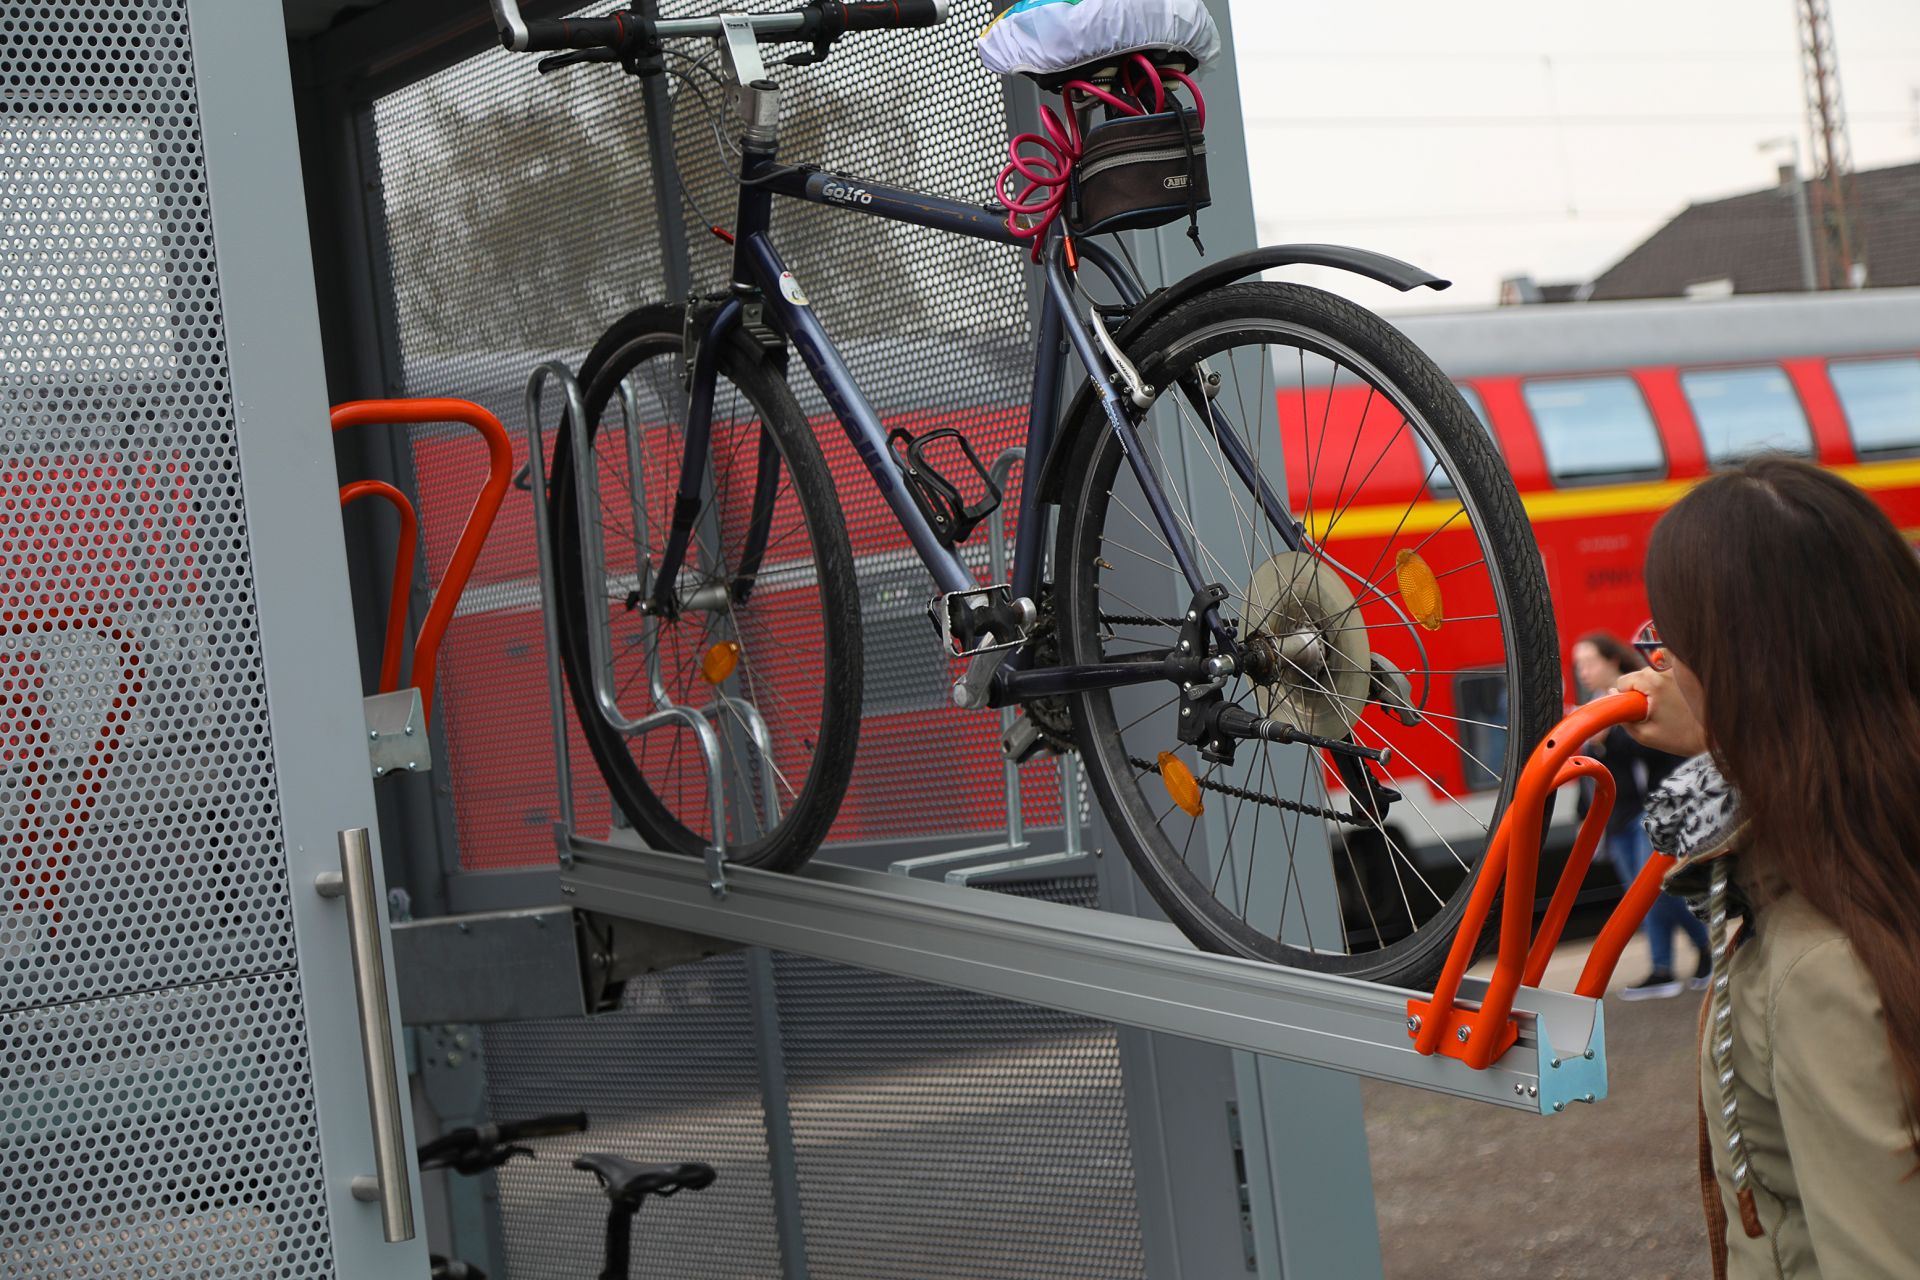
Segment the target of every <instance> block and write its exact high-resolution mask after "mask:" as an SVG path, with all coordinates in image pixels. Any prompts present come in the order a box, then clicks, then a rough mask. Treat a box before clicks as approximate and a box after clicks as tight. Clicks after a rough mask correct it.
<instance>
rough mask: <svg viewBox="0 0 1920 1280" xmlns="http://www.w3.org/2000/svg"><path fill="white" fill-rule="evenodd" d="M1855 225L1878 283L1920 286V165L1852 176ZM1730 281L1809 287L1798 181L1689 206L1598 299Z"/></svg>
mask: <svg viewBox="0 0 1920 1280" xmlns="http://www.w3.org/2000/svg"><path fill="white" fill-rule="evenodd" d="M1853 183H1854V201H1855V207H1856V217H1855V225H1856V227H1857V228H1858V238H1859V240H1860V242H1861V243H1862V244H1863V245H1864V248H1865V252H1864V257H1865V260H1866V263H1867V284H1868V285H1869V286H1870V287H1874V288H1881V287H1887V286H1901V285H1920V164H1907V165H1896V166H1893V167H1891V168H1885V169H1869V170H1865V171H1863V172H1860V173H1856V174H1855V175H1854V177H1853ZM1715 280H1731V281H1732V282H1733V291H1734V292H1735V293H1791V292H1794V291H1796V290H1799V289H1800V288H1801V287H1802V278H1801V269H1800V242H1799V225H1798V221H1797V218H1796V216H1795V213H1794V198H1793V189H1792V188H1791V187H1786V186H1779V187H1769V188H1767V189H1766V190H1764V191H1752V192H1748V193H1747V194H1745V195H1738V196H1730V197H1728V198H1727V199H1725V200H1711V201H1707V202H1705V203H1702V204H1694V205H1689V206H1688V207H1687V208H1686V209H1685V210H1683V211H1682V212H1681V213H1680V214H1679V216H1677V217H1675V218H1674V219H1673V221H1671V222H1669V223H1667V225H1666V226H1664V227H1662V228H1660V229H1659V230H1658V231H1656V232H1654V233H1653V235H1651V236H1649V237H1648V238H1647V240H1646V241H1645V242H1644V243H1642V244H1641V245H1640V246H1639V247H1638V248H1636V249H1634V250H1633V251H1632V252H1631V253H1629V254H1627V256H1626V257H1624V258H1622V259H1620V261H1619V262H1617V263H1615V264H1614V265H1613V266H1611V267H1609V268H1608V269H1607V270H1606V271H1604V272H1602V273H1601V274H1600V275H1599V277H1598V278H1596V279H1595V280H1594V282H1593V292H1592V293H1591V295H1590V297H1591V298H1593V299H1594V300H1595V301H1604V300H1608V299H1619V298H1677V297H1681V296H1683V295H1684V294H1685V293H1686V291H1687V287H1688V286H1689V285H1695V284H1701V283H1704V282H1707V281H1715Z"/></svg>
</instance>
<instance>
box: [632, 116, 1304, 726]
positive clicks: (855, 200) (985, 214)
mask: <svg viewBox="0 0 1920 1280" xmlns="http://www.w3.org/2000/svg"><path fill="white" fill-rule="evenodd" d="M776 153H777V145H776V144H774V143H773V142H771V141H769V140H766V139H756V138H755V137H754V136H752V131H751V130H750V131H749V135H748V136H747V137H746V138H744V139H743V140H742V161H741V170H740V178H739V181H740V198H739V206H738V210H737V215H736V222H735V232H734V255H733V268H732V277H731V282H730V283H731V292H732V296H731V297H729V298H728V299H727V300H726V302H725V303H723V304H722V305H721V307H720V309H719V310H718V312H716V313H715V314H714V315H713V317H712V318H711V319H710V320H709V321H708V323H707V324H706V326H705V329H704V331H703V332H702V334H701V337H700V343H699V347H698V348H697V350H696V352H695V355H694V361H693V369H692V386H691V394H690V396H689V402H688V409H687V431H686V441H685V452H684V455H683V458H682V465H681V468H680V476H679V482H678V485H677V490H676V495H675V497H676V501H675V506H674V518H673V522H672V525H671V528H670V531H669V534H668V538H667V542H666V545H665V546H664V548H663V551H662V556H661V561H660V568H659V574H658V577H657V578H656V579H655V582H654V585H653V588H652V592H651V601H652V607H653V608H655V609H657V610H659V611H662V612H670V611H671V610H672V609H673V608H674V600H675V595H674V593H675V590H676V581H677V578H678V575H679V570H680V568H681V566H682V564H683V562H684V560H685V556H686V552H687V549H688V546H689V544H690V542H691V539H692V533H693V524H694V520H695V518H696V515H697V513H698V511H699V509H700V504H701V497H702V487H703V485H704V483H705V473H706V459H707V453H708V449H709V445H710V441H711V435H712V414H713V400H714V391H715V380H716V377H717V367H718V358H717V353H718V352H719V351H720V350H721V349H722V347H721V344H722V343H724V342H726V341H727V340H728V338H729V336H730V335H731V334H732V333H733V331H734V330H735V329H737V328H739V327H740V325H741V324H742V322H743V320H744V318H745V313H746V309H747V307H748V306H749V305H750V304H751V305H757V306H762V307H764V308H766V309H767V310H768V311H770V312H771V313H772V317H773V320H774V326H775V327H776V328H777V329H778V330H780V331H781V332H783V333H785V334H786V335H787V336H788V337H789V338H790V339H791V340H792V342H793V345H794V347H795V349H796V350H797V351H798V352H799V354H800V359H801V361H802V363H804V364H805V365H806V367H807V371H808V373H809V374H810V375H811V376H812V378H813V380H814V382H815V384H816V385H818V386H819V388H820V391H821V394H822V395H823V396H824V397H825V398H826V401H827V403H828V405H829V406H830V407H831V408H832V409H833V412H834V414H835V416H836V417H837V418H838V419H839V421H840V424H841V427H842V428H843V429H844V430H845V431H846V433H847V437H848V439H849V440H850V441H851V442H852V444H853V446H854V451H855V452H856V453H857V454H858V455H859V457H860V459H861V461H862V463H863V464H864V465H865V466H866V468H867V471H868V473H869V474H870V475H871V476H872V477H873V482H874V485H875V487H876V488H877V489H878V490H879V491H880V494H881V496H882V497H883V498H884V499H885V500H886V502H887V505H888V507H889V508H890V509H891V510H892V511H893V514H894V518H895V519H896V520H897V521H898V522H899V524H900V527H901V528H902V529H903V530H905V532H906V534H907V537H908V539H909V541H910V542H911V543H912V545H913V548H914V551H915V553H916V554H917V555H918V556H919V558H920V560H921V563H922V564H924V565H925V566H926V568H927V571H928V572H929V573H930V574H931V575H932V577H933V581H934V584H935V586H936V588H937V590H938V591H939V593H940V594H941V596H943V597H945V596H970V595H977V594H979V593H981V592H982V591H983V588H981V587H980V586H979V585H978V584H977V583H976V582H975V581H974V578H973V574H972V573H971V572H970V571H969V570H968V569H967V567H966V566H965V564H964V563H963V562H962V560H961V558H960V556H959V555H958V554H957V553H956V552H955V551H954V550H952V549H950V548H948V547H947V546H946V545H944V544H943V543H942V542H941V540H940V538H939V536H938V535H937V534H936V533H935V532H934V530H933V528H932V527H931V526H930V525H929V523H928V521H927V519H926V517H925V515H924V514H923V513H922V512H921V510H920V508H919V506H918V505H917V504H916V503H915V502H914V500H913V497H912V495H911V494H910V493H909V492H908V490H907V487H906V483H905V480H904V479H903V477H902V476H901V474H900V472H899V471H898V469H897V467H896V465H895V463H894V461H893V458H892V456H891V454H890V452H889V450H888V446H887V439H886V436H887V433H886V428H885V426H884V425H883V424H882V422H881V419H880V415H879V413H878V412H877V411H876V410H875V408H874V407H873V404H872V402H871V401H869V400H868V399H867V397H866V396H865V394H864V393H863V392H862V391H861V389H860V387H859V384H858V383H857V382H856V381H855V379H854V377H853V375H852V373H851V371H850V370H849V369H848V367H847V364H846V361H845V359H844V358H843V357H842V355H841V354H840V351H839V349H838V348H837V347H836V346H835V344H834V342H833V339H832V338H831V337H830V336H829V335H828V334H827V332H826V329H825V327H824V326H823V325H822V324H821V323H820V319H819V317H818V316H817V315H816V314H815V313H814V310H813V308H812V306H811V305H810V303H809V301H808V298H807V294H806V291H805V288H804V287H803V286H802V285H801V283H800V281H799V278H798V277H797V276H796V275H795V274H794V272H793V271H792V270H791V269H790V268H789V267H788V265H787V263H786V262H785V260H784V259H782V258H781V256H780V253H779V251H778V249H777V248H776V247H775V246H774V243H773V239H772V236H771V232H770V223H771V220H772V208H773V201H774V198H775V197H780V198H784V199H791V200H799V201H804V202H806V203H809V204H819V205H826V206H828V207H831V208H837V209H843V210H847V211H850V212H853V213H860V214H866V215H869V216H873V217H879V218H885V219H888V220H890V221H895V222H904V223H907V224H909V225H912V226H919V227H926V228H929V229H931V230H934V231H940V232H944V233H947V234H953V235H963V236H969V237H972V238H974V239H980V240H988V241H992V242H994V243H997V244H1004V245H1007V246H1009V247H1014V246H1017V245H1019V244H1020V243H1021V242H1020V241H1018V240H1017V239H1016V238H1015V237H1014V236H1013V234H1012V233H1011V232H1010V231H1009V230H1008V229H1007V226H1006V222H1005V215H1004V214H1003V213H1001V212H999V211H998V210H995V209H991V208H986V207H981V206H976V205H969V204H966V203H963V202H961V201H957V200H950V199H947V198H945V197H942V196H936V195H932V194H929V193H926V192H920V191H913V190H909V189H907V188H903V187H896V186H891V185H888V184H885V183H879V182H870V181H866V180H864V179H852V178H848V177H846V176H844V175H841V174H835V173H831V172H827V171H825V170H820V169H814V168H806V167H800V168H796V167H791V166H784V165H780V164H778V163H776V159H775V157H776ZM1077 247H1078V249H1079V257H1080V258H1081V259H1083V260H1085V261H1086V262H1088V263H1091V264H1092V265H1093V266H1094V267H1096V268H1097V269H1098V270H1099V271H1100V272H1101V273H1102V274H1103V275H1105V276H1106V277H1107V278H1108V279H1109V281H1110V282H1111V283H1112V284H1113V286H1114V288H1115V289H1116V290H1117V292H1118V293H1119V295H1120V297H1121V299H1122V301H1123V302H1124V303H1126V304H1128V305H1133V304H1138V303H1139V302H1140V301H1142V300H1143V299H1144V297H1145V290H1144V289H1143V288H1142V287H1141V285H1140V282H1139V281H1138V279H1137V278H1135V276H1134V275H1133V273H1132V272H1131V271H1130V270H1129V269H1128V268H1127V267H1126V265H1125V264H1123V263H1122V262H1121V261H1120V260H1119V259H1117V258H1115V257H1114V256H1113V255H1112V254H1110V253H1108V252H1106V251H1105V250H1104V249H1101V248H1100V247H1098V246H1096V245H1091V244H1089V245H1080V246H1077ZM1066 248H1067V246H1066V245H1065V244H1064V243H1063V240H1062V237H1061V235H1060V234H1059V233H1056V234H1055V235H1054V237H1053V238H1052V239H1051V240H1050V242H1049V243H1048V244H1047V246H1046V249H1045V252H1044V254H1043V260H1044V270H1045V271H1046V278H1047V288H1046V291H1045V299H1046V300H1045V303H1044V305H1043V307H1042V310H1041V315H1040V317H1039V323H1038V324H1037V325H1036V334H1035V344H1034V376H1033V385H1032V392H1031V398H1030V401H1029V409H1028V421H1027V433H1026V439H1025V441H1024V445H1025V449H1026V453H1025V457H1026V464H1027V468H1028V474H1029V475H1039V474H1040V473H1041V470H1042V469H1043V468H1044V467H1045V465H1046V461H1047V458H1048V455H1049V453H1050V452H1051V450H1052V448H1053V446H1054V443H1055V438H1056V433H1057V428H1058V419H1059V413H1060V381H1061V373H1062V348H1061V338H1062V337H1063V336H1064V337H1066V338H1067V339H1068V340H1069V341H1070V343H1071V344H1072V347H1073V349H1074V351H1075V354H1076V355H1077V356H1078V357H1079V359H1080V362H1081V364H1082V365H1083V366H1084V367H1085V369H1086V371H1087V376H1088V378H1089V381H1090V383H1091V386H1092V389H1093V392H1094V394H1095V396H1096V397H1097V399H1098V400H1099V403H1100V404H1101V406H1102V408H1103V411H1104V413H1105V416H1106V419H1107V423H1108V426H1109V428H1110V429H1111V430H1113V431H1114V432H1116V433H1117V434H1119V435H1120V437H1121V440H1122V442H1123V444H1124V445H1125V446H1126V454H1127V457H1128V459H1129V460H1130V462H1131V464H1132V467H1133V470H1134V473H1135V475H1136V477H1137V479H1138V481H1139V483H1140V486H1141V488H1142V490H1143V492H1144V494H1145V497H1146V501H1147V504H1148V506H1149V507H1150V508H1151V509H1152V511H1153V513H1154V516H1155V518H1156V520H1157V521H1158V523H1159V524H1160V526H1161V529H1162V531H1163V533H1164V534H1165V535H1166V540H1167V545H1168V546H1169V547H1170V548H1172V549H1173V555H1174V558H1175V561H1176V563H1177V567H1178V568H1179V570H1180V571H1181V574H1182V576H1183V578H1184V579H1185V580H1186V584H1187V586H1188V588H1189V590H1190V591H1192V592H1193V593H1194V594H1196V595H1197V594H1199V593H1200V592H1201V591H1203V590H1204V589H1205V588H1206V587H1207V585H1208V583H1207V581H1206V579H1205V578H1204V577H1203V576H1202V574H1201V569H1200V566H1199V563H1198V561H1197V560H1196V558H1195V557H1194V555H1193V552H1192V550H1191V548H1190V547H1189V545H1188V543H1187V539H1186V538H1185V537H1184V536H1183V534H1182V532H1181V530H1180V527H1179V525H1178V523H1177V521H1176V519H1175V516H1174V512H1173V508H1172V506H1171V504H1170V503H1169V502H1168V499H1167V497H1166V492H1165V489H1164V488H1163V486H1162V483H1161V479H1160V477H1159V476H1158V475H1156V474H1155V473H1154V471H1153V468H1152V466H1151V465H1150V464H1149V462H1148V461H1147V453H1146V451H1145V450H1144V449H1142V448H1141V446H1140V441H1139V438H1138V436H1137V434H1136V431H1135V427H1134V422H1133V417H1132V415H1130V414H1129V412H1128V411H1127V409H1126V408H1125V407H1124V405H1123V402H1122V399H1121V396H1120V393H1119V392H1118V391H1117V390H1116V388H1115V381H1114V377H1113V375H1112V373H1111V372H1110V370H1109V368H1108V365H1107V361H1106V360H1105V359H1103V357H1102V355H1101V353H1100V349H1099V347H1098V346H1097V345H1096V341H1095V338H1094V336H1093V335H1092V334H1091V333H1090V332H1089V331H1088V326H1087V324H1086V322H1085V321H1083V320H1082V319H1081V316H1080V314H1079V310H1078V308H1077V307H1076V306H1075V304H1074V289H1075V285H1074V283H1073V280H1072V278H1071V275H1070V272H1071V270H1072V268H1070V267H1069V265H1068V262H1067V259H1068V258H1069V256H1070V255H1069V253H1068V252H1066ZM1199 403H1200V405H1203V406H1204V407H1205V408H1206V410H1207V412H1206V418H1207V420H1208V423H1209V427H1210V429H1211V431H1212V432H1213V434H1214V435H1215V436H1216V438H1217V439H1218V441H1219V443H1220V445H1221V447H1222V452H1223V454H1224V455H1225V456H1226V458H1227V460H1228V462H1229V464H1230V465H1232V466H1233V468H1234V469H1235V470H1236V471H1237V472H1238V473H1239V474H1240V477H1241V479H1242V480H1243V481H1244V482H1245V483H1246V484H1247V486H1248V489H1249V491H1250V492H1253V493H1255V494H1257V495H1258V497H1259V503H1260V506H1261V507H1262V508H1263V509H1264V511H1265V514H1266V515H1267V518H1268V519H1269V520H1270V521H1272V522H1273V524H1274V526H1275V529H1276V531H1277V532H1278V534H1279V536H1280V537H1281V538H1282V540H1284V541H1285V542H1286V543H1287V545H1288V546H1289V547H1292V548H1297V547H1298V546H1299V545H1300V544H1301V540H1302V533H1301V531H1300V529H1299V526H1298V525H1297V523H1296V522H1295V521H1294V520H1293V519H1292V517H1291V515H1290V514H1289V513H1288V511H1287V509H1286V507H1285V505H1284V503H1283V502H1282V501H1281V500H1280V499H1279V498H1278V497H1277V496H1276V495H1275V494H1274V493H1273V492H1272V490H1271V488H1270V487H1269V486H1268V485H1267V484H1266V483H1265V481H1264V478H1263V477H1261V476H1260V475H1259V474H1258V472H1257V471H1255V470H1254V468H1253V463H1252V455H1251V453H1250V452H1249V451H1248V450H1247V448H1246V447H1245V445H1244V443H1243V442H1242V441H1241V440H1240V437H1239V434H1238V433H1237V432H1236V430H1235V429H1234V427H1233V425H1232V424H1231V423H1230V422H1228V421H1227V420H1226V419H1225V417H1224V415H1222V414H1221V413H1220V412H1219V411H1218V410H1217V409H1215V408H1214V407H1213V406H1212V404H1211V403H1210V402H1207V401H1205V399H1204V397H1202V398H1201V400H1200V402H1199ZM769 452H770V451H769V450H765V449H764V447H763V454H762V469H761V473H760V481H761V483H760V489H761V492H762V493H763V494H765V495H767V498H768V499H769V500H768V501H765V502H757V503H756V508H755V515H754V517H753V524H752V526H750V528H749V530H748V532H747V538H746V546H747V548H748V549H749V554H748V556H747V557H746V558H745V561H744V563H743V565H742V567H741V569H740V571H739V572H740V579H741V580H742V581H744V582H750V580H751V576H752V573H753V572H754V571H755V570H756V569H757V567H758V566H757V556H756V555H754V554H753V549H754V548H759V547H764V545H765V541H766V529H765V527H764V525H765V522H766V521H768V520H769V519H770V518H771V502H770V497H771V489H772V485H771V483H770V481H771V479H772V476H773V467H774V466H776V465H777V458H769V457H767V456H766V455H767V454H768V453H769ZM1041 490H1042V486H1040V485H1038V484H1024V485H1023V486H1022V489H1021V497H1020V508H1019V512H1018V521H1017V526H1016V532H1015V544H1014V546H1015V549H1014V562H1013V570H1012V578H1011V581H1010V583H1008V584H1005V585H1007V586H1008V588H1009V591H1010V594H1011V596H1012V597H1013V598H1014V599H1019V598H1022V597H1024V598H1026V599H1033V598H1034V597H1035V595H1036V593H1037V591H1038V589H1039V586H1040V582H1041V569H1042V564H1043V561H1044V556H1043V554H1042V548H1041V546H1040V537H1041V532H1042V530H1043V529H1044V527H1045V521H1044V520H1043V519H1042V518H1041V515H1040V507H1041V503H1042V499H1041ZM992 585H995V586H998V585H1001V584H992ZM1208 623H1209V626H1210V627H1211V629H1212V631H1213V633H1214V635H1215V636H1216V638H1217V639H1218V641H1219V643H1220V645H1221V647H1222V650H1223V651H1224V652H1229V653H1236V654H1237V652H1238V646H1237V644H1236V642H1235V640H1234V637H1233V635H1232V634H1231V632H1229V630H1228V629H1227V627H1226V625H1225V623H1224V622H1223V621H1222V620H1221V619H1220V618H1219V617H1218V615H1217V613H1216V612H1215V611H1213V610H1209V612H1208ZM1023 665H1024V650H1016V651H1015V653H1014V655H1013V657H1012V658H1011V659H1010V660H1009V661H1008V664H1007V669H1006V670H1005V671H1003V675H1009V673H1011V674H1010V675H1009V678H1008V680H1007V681H1006V682H1005V683H1004V684H1003V686H1002V687H1001V688H1000V689H998V690H997V691H996V692H997V695H998V696H996V698H995V702H996V704H1004V703H1005V702H1007V701H1013V700H1017V699H1020V698H1026V697H1032V696H1041V695H1057V694H1062V693H1069V692H1078V691H1085V690H1090V689H1096V688H1115V687H1118V686H1120V685H1125V684H1136V683H1145V682H1147V681H1151V680H1155V679H1160V678H1163V673H1162V671H1161V670H1160V668H1159V666H1158V665H1157V664H1152V663H1141V662H1137V661H1136V662H1130V663H1127V664H1108V665H1095V666H1081V667H1055V668H1049V669H1047V670H1046V671H1044V672H1042V671H1020V670H1019V668H1020V667H1022V666H1023Z"/></svg>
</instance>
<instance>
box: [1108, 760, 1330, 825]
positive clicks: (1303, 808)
mask: <svg viewBox="0 0 1920 1280" xmlns="http://www.w3.org/2000/svg"><path fill="white" fill-rule="evenodd" d="M1127 763H1128V764H1131V765H1132V766H1133V767H1134V768H1136V769H1145V770H1146V771H1147V772H1148V773H1158V772H1160V766H1159V765H1157V764H1155V763H1154V762H1153V761H1151V760H1142V759H1141V758H1140V757H1139V756H1128V757H1127ZM1194 781H1195V782H1196V783H1198V784H1199V785H1200V786H1201V787H1202V788H1204V789H1206V790H1208V791H1218V792H1219V793H1220V794H1221V795H1223V796H1229V797H1231V798H1233V799H1235V800H1251V801H1253V802H1254V803H1255V804H1270V805H1272V806H1273V807H1274V808H1276V809H1285V810H1287V811H1288V812H1290V813H1303V814H1305V815H1307V816H1308V817H1309V818H1325V819H1327V820H1328V821H1329V822H1343V823H1345V824H1346V825H1347V826H1350V827H1364V826H1367V825H1368V824H1367V823H1366V822H1365V821H1364V820H1362V819H1360V818H1356V817H1354V816H1353V815H1352V814H1350V813H1341V812H1339V811H1338V810H1336V809H1327V808H1323V807H1321V806H1320V805H1317V804H1302V803H1301V802H1300V801H1298V800H1282V799H1281V798H1280V797H1279V796H1266V795H1261V794H1260V793H1259V792H1257V791H1248V790H1247V789H1246V788H1245V787H1236V786H1233V785H1231V784H1230V783H1225V782H1213V781H1210V780H1209V779H1206V778H1195V779H1194Z"/></svg>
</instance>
